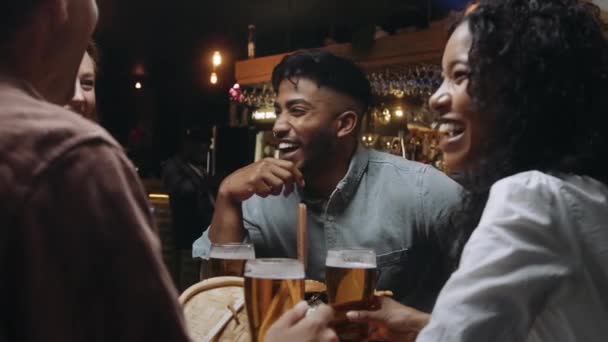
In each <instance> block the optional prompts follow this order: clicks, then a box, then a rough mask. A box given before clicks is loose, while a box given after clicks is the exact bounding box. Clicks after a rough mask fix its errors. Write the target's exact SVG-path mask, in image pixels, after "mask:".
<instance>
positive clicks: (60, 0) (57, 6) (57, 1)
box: [45, 0, 82, 24]
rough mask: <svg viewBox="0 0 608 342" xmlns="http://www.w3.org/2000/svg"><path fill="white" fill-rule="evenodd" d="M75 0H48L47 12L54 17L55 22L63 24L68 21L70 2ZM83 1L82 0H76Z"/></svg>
mask: <svg viewBox="0 0 608 342" xmlns="http://www.w3.org/2000/svg"><path fill="white" fill-rule="evenodd" d="M70 1H74V0H47V1H46V2H45V3H46V6H47V7H46V12H47V13H48V15H50V16H51V17H52V19H53V22H55V23H58V24H63V23H65V22H66V21H68V6H69V2H70ZM76 1H82V0H76Z"/></svg>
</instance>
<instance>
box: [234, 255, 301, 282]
mask: <svg viewBox="0 0 608 342" xmlns="http://www.w3.org/2000/svg"><path fill="white" fill-rule="evenodd" d="M245 277H248V278H262V279H304V277H305V273H304V265H302V263H301V262H300V261H298V260H296V259H255V260H247V262H246V263H245Z"/></svg>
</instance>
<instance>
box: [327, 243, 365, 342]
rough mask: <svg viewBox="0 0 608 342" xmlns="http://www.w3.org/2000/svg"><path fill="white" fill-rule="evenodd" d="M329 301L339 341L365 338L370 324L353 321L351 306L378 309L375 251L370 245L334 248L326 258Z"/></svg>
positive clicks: (360, 308) (359, 308) (352, 307)
mask: <svg viewBox="0 0 608 342" xmlns="http://www.w3.org/2000/svg"><path fill="white" fill-rule="evenodd" d="M325 266H326V270H325V281H326V283H327V296H328V298H329V304H330V305H331V306H332V308H333V309H334V312H335V316H334V321H333V322H332V326H333V327H334V329H335V330H336V333H337V334H338V337H339V338H340V341H363V340H365V339H366V338H367V335H368V332H369V326H368V324H361V323H351V322H349V321H348V319H347V318H346V313H347V312H348V311H351V310H373V309H375V300H374V290H375V289H376V253H375V252H374V251H373V250H369V249H331V250H329V251H328V252H327V259H326V261H325Z"/></svg>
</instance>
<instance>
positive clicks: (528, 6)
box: [451, 0, 608, 260]
mask: <svg viewBox="0 0 608 342" xmlns="http://www.w3.org/2000/svg"><path fill="white" fill-rule="evenodd" d="M476 6H477V7H476V8H474V9H473V10H471V11H469V12H468V14H467V15H466V16H464V17H463V18H462V19H461V21H460V24H464V25H469V29H470V31H471V34H472V38H473V39H472V46H471V50H470V51H469V65H470V75H469V86H468V92H469V94H470V96H471V98H472V103H473V106H474V110H475V111H476V112H478V113H480V114H482V115H484V116H487V117H488V118H489V119H490V121H491V127H489V131H488V132H489V133H491V134H489V135H490V137H489V138H488V141H486V142H485V144H484V146H485V149H484V153H483V158H481V159H480V160H479V161H478V162H477V165H475V167H473V169H472V170H470V171H469V173H468V174H467V175H466V177H465V179H466V180H465V182H464V185H465V187H466V188H467V190H468V193H467V195H465V199H464V202H463V205H464V210H462V211H459V212H456V213H455V214H454V216H453V217H452V224H451V225H453V226H454V229H460V231H459V233H458V234H457V235H459V238H458V239H457V240H458V241H459V243H457V244H456V245H453V246H455V247H454V250H453V252H454V253H455V254H456V256H457V257H458V256H459V254H460V252H461V250H462V247H463V245H464V242H466V240H467V239H468V237H469V235H470V233H471V232H472V230H473V229H474V228H475V227H476V225H477V223H478V222H479V219H480V216H481V213H482V211H483V208H484V206H485V203H486V201H487V198H488V193H489V189H490V187H491V186H492V184H493V183H495V182H496V181H497V180H499V179H501V178H504V177H508V176H510V175H513V174H516V173H519V172H524V171H529V170H539V171H543V172H546V173H554V174H555V173H560V174H576V175H586V176H590V177H593V178H595V179H597V180H600V181H602V182H603V183H604V184H608V43H607V40H606V37H605V35H604V34H605V32H606V31H605V28H606V26H605V24H604V23H602V21H601V19H600V14H601V13H600V10H599V9H598V8H597V7H596V6H595V5H593V4H591V3H589V2H586V1H577V0H480V1H477V2H476ZM455 27H456V26H455ZM463 228H466V229H464V230H463ZM457 259H458V258H456V260H457Z"/></svg>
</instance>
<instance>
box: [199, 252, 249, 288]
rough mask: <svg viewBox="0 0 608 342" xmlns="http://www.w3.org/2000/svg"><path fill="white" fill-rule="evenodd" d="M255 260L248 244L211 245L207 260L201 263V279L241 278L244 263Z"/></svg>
mask: <svg viewBox="0 0 608 342" xmlns="http://www.w3.org/2000/svg"><path fill="white" fill-rule="evenodd" d="M251 259H255V250H254V248H253V244H250V243H225V244H212V245H211V249H210V251H209V260H207V261H205V262H203V265H204V267H203V270H202V272H201V273H202V277H201V278H202V279H207V278H213V277H221V276H233V277H242V276H243V270H244V269H245V261H246V260H251Z"/></svg>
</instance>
